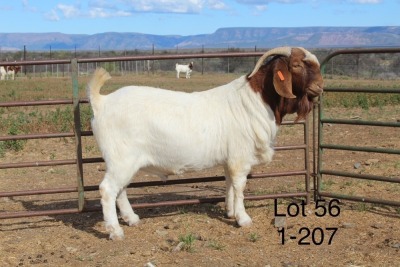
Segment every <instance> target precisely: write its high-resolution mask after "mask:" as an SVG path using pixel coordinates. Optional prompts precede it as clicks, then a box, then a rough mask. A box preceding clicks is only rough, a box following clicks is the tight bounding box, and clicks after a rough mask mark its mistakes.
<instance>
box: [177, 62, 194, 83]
mask: <svg viewBox="0 0 400 267" xmlns="http://www.w3.org/2000/svg"><path fill="white" fill-rule="evenodd" d="M189 66H190V64H187V65H181V64H178V63H176V65H175V70H176V78H178V79H179V73H181V72H183V73H185V74H186V76H185V77H186V79H190V73H191V72H192V69H191V68H190V67H189Z"/></svg>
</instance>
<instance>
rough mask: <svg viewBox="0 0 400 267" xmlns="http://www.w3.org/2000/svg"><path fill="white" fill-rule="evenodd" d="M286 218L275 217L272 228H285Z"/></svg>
mask: <svg viewBox="0 0 400 267" xmlns="http://www.w3.org/2000/svg"><path fill="white" fill-rule="evenodd" d="M285 223H286V217H275V218H274V226H275V227H276V228H280V227H285Z"/></svg>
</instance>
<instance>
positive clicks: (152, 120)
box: [88, 49, 322, 239]
mask: <svg viewBox="0 0 400 267" xmlns="http://www.w3.org/2000/svg"><path fill="white" fill-rule="evenodd" d="M286 50H287V49H286ZM302 51H303V50H300V52H299V51H298V50H296V52H297V53H298V54H304V53H306V52H302ZM307 53H309V52H308V51H307ZM307 53H306V55H308V54H307ZM311 55H312V54H311ZM263 60H264V59H263ZM314 60H316V58H315V59H314V58H313V59H311V61H314ZM276 61H277V62H278V61H279V62H280V63H277V64H281V63H282V62H283V61H282V60H281V59H280V58H278V59H277V60H276ZM285 64H286V63H285ZM296 64H297V63H296ZM258 65H261V64H258ZM277 66H278V65H277ZM284 66H286V65H284ZM315 66H316V67H315V71H309V73H310V75H311V76H315V77H317V78H315V79H317V80H318V84H317V85H315V86H314V85H312V86H310V85H308V84H307V85H304V86H307V88H311V89H312V91H310V92H309V93H310V95H309V96H306V98H304V97H302V96H301V95H300V94H299V96H298V98H299V99H293V97H296V96H293V95H292V96H290V98H291V99H288V100H285V101H289V102H288V103H287V104H288V105H289V106H291V108H290V112H295V111H296V110H294V107H295V103H297V102H296V101H300V99H301V101H312V100H311V97H315V96H316V95H318V94H319V93H320V92H321V91H322V83H321V82H322V77H321V76H320V74H318V75H317V72H319V64H318V65H315ZM256 68H260V66H257V67H256ZM261 68H263V67H261ZM282 72H284V70H283V69H282ZM286 72H287V70H286ZM286 72H285V73H284V75H288V74H287V73H286ZM253 73H256V75H255V76H254V77H253V78H251V80H250V77H251V76H253V75H254V74H251V75H250V76H248V77H246V76H242V77H240V78H238V79H236V80H234V81H232V82H230V83H229V84H226V85H223V86H220V87H217V88H214V89H211V90H208V91H202V92H195V93H183V92H174V91H168V90H163V89H157V88H151V87H144V86H127V87H124V88H121V89H119V90H117V91H115V92H113V93H111V94H108V95H100V92H99V91H100V88H101V87H102V86H103V84H104V83H105V81H106V80H108V79H109V78H110V75H109V74H108V73H107V72H106V71H105V70H104V69H98V70H96V72H95V73H94V76H93V78H92V80H91V81H90V82H89V84H88V96H89V99H90V103H91V105H92V109H93V114H94V118H93V120H92V128H93V132H94V135H95V137H96V140H97V143H98V145H99V147H100V150H101V151H102V155H103V158H104V160H105V162H106V165H107V170H106V174H105V177H104V179H103V181H102V183H101V184H100V193H101V196H102V199H101V203H102V207H103V215H104V220H105V222H106V229H107V231H108V232H109V233H110V238H111V239H122V238H123V236H124V234H123V230H122V228H121V227H120V225H119V223H118V217H117V213H116V205H115V203H117V205H118V207H119V210H120V213H121V216H122V218H123V219H124V220H125V221H126V222H127V223H128V224H129V225H135V224H137V223H138V222H139V217H138V216H137V215H136V214H135V213H134V211H133V210H132V207H131V205H130V203H129V201H128V198H127V195H126V187H127V186H128V185H129V183H130V182H131V179H132V177H133V175H134V174H135V173H136V172H138V171H139V170H144V171H147V172H150V173H153V174H157V175H159V176H160V177H161V178H163V179H166V176H167V175H169V174H179V173H182V172H184V171H188V170H200V169H204V168H209V167H212V166H216V165H223V166H224V170H225V177H226V185H227V189H226V198H225V206H226V212H227V216H228V217H230V218H235V219H236V221H237V223H238V224H239V225H240V226H248V225H250V224H251V223H252V220H251V218H250V217H249V215H248V214H247V213H246V211H245V207H244V203H243V199H244V195H243V191H244V188H245V185H246V180H247V175H248V174H249V172H250V171H251V168H252V166H254V165H256V164H259V163H268V162H270V161H271V160H272V156H273V154H274V150H273V143H274V139H275V135H276V132H277V129H278V126H277V125H278V124H280V121H278V122H277V121H276V119H275V117H276V114H278V113H279V112H280V111H279V110H278V108H280V106H281V105H272V104H267V103H266V101H265V99H264V98H263V94H262V93H260V92H259V91H257V88H258V87H259V86H260V84H259V82H258V81H260V80H263V79H261V77H262V75H265V74H263V71H261V72H257V71H256V70H255V71H253ZM307 73H308V72H307ZM260 75H261V76H260ZM268 75H269V74H268ZM271 75H272V74H271ZM279 75H282V73H281V72H280V71H279ZM280 77H281V76H280ZM277 79H278V78H277ZM277 79H274V85H275V84H276V85H278V83H279V79H278V80H277ZM288 79H289V80H290V79H291V78H290V77H289V76H286V79H285V80H284V81H283V79H282V83H285V84H286V83H287V81H288ZM270 80H271V81H270V83H271V85H268V87H272V89H271V90H274V89H273V87H274V86H273V85H272V79H270ZM296 80H299V79H297V78H296ZM302 80H304V81H306V80H307V79H300V81H302ZM251 81H255V83H254V82H251ZM289 85H290V91H291V84H289ZM254 86H255V87H254ZM260 88H261V87H260ZM298 90H299V89H298V88H296V94H297V93H298ZM274 94H275V95H273V97H274V98H276V97H279V96H278V94H277V93H274ZM268 101H270V100H268ZM274 101H275V100H274ZM278 102H280V100H279V101H278V100H276V103H278ZM282 103H283V102H282ZM271 107H274V110H273V109H271ZM285 112H287V111H284V112H283V114H284V113H285ZM304 112H306V111H304ZM307 112H308V111H307ZM280 117H281V116H279V118H280Z"/></svg>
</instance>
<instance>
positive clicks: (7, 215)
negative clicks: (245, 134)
mask: <svg viewBox="0 0 400 267" xmlns="http://www.w3.org/2000/svg"><path fill="white" fill-rule="evenodd" d="M306 196H307V192H296V193H281V194H270V195H257V196H254V195H250V196H245V197H244V199H245V200H252V201H256V200H263V199H275V198H292V197H306ZM224 201H225V198H224V197H209V198H200V199H185V200H172V201H160V202H154V203H136V204H132V205H131V206H132V207H133V208H153V207H162V206H164V207H165V206H179V205H180V206H182V205H193V204H204V203H218V202H224ZM96 211H101V206H100V205H99V206H91V207H86V208H85V209H84V210H83V211H79V209H78V208H76V209H60V210H43V211H19V212H0V219H11V218H22V217H35V216H51V215H53V216H54V215H64V214H76V213H82V212H96Z"/></svg>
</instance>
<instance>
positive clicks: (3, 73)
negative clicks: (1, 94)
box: [0, 66, 21, 80]
mask: <svg viewBox="0 0 400 267" xmlns="http://www.w3.org/2000/svg"><path fill="white" fill-rule="evenodd" d="M20 70H21V67H20V66H1V67H0V80H9V78H10V76H11V80H15V74H17V73H18V71H20Z"/></svg>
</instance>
